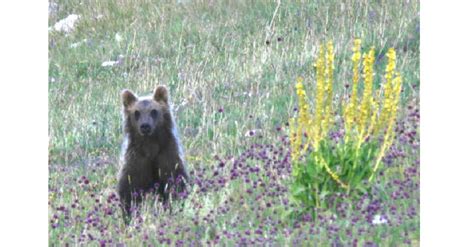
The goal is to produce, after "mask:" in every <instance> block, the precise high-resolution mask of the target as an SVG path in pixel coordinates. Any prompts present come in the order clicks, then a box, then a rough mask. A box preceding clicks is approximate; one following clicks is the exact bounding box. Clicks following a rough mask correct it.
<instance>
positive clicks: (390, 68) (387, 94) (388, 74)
mask: <svg viewBox="0 0 474 247" xmlns="http://www.w3.org/2000/svg"><path fill="white" fill-rule="evenodd" d="M386 56H387V58H388V63H387V66H386V68H385V80H386V81H385V84H384V86H383V96H384V99H383V107H382V110H381V112H380V117H379V121H378V123H377V127H376V129H375V131H374V132H375V134H378V133H380V132H381V131H382V129H383V128H382V127H383V126H384V125H385V124H386V122H387V121H388V118H389V116H390V111H391V109H392V107H393V106H392V101H393V99H392V98H393V92H392V91H393V90H394V89H393V83H392V78H393V75H394V73H395V67H396V58H397V56H396V52H395V49H393V48H390V49H389V50H388V52H387V54H386Z"/></svg>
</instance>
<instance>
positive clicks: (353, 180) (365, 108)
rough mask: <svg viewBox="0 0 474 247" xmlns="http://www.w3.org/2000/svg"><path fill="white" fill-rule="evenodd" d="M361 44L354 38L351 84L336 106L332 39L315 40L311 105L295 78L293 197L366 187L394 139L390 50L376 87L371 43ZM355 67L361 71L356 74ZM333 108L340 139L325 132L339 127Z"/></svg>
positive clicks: (395, 95) (308, 199)
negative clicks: (347, 95) (316, 51)
mask: <svg viewBox="0 0 474 247" xmlns="http://www.w3.org/2000/svg"><path fill="white" fill-rule="evenodd" d="M361 44H362V41H361V40H360V39H356V40H355V41H354V46H353V49H352V50H353V55H352V66H353V68H352V89H351V92H350V98H348V99H346V100H343V101H342V103H341V105H340V107H341V108H340V111H336V110H337V108H335V104H334V100H333V83H334V82H333V78H334V75H333V74H334V48H333V43H332V42H327V43H326V44H325V45H321V46H319V54H318V57H317V58H316V62H315V64H314V67H315V70H316V92H315V94H314V103H313V104H312V105H313V106H314V107H313V108H314V110H313V111H311V110H310V98H309V97H308V95H307V94H306V91H305V87H304V80H303V78H301V77H299V78H298V79H297V83H296V94H297V97H298V109H299V111H298V114H297V116H296V117H294V118H291V119H290V121H289V123H290V143H291V158H292V164H293V174H292V175H293V178H294V179H293V184H292V187H291V192H292V198H293V199H294V200H295V201H297V202H301V203H303V204H304V205H306V206H308V207H311V208H314V207H321V206H324V205H325V201H324V199H325V197H326V195H328V194H331V193H334V192H343V193H350V192H352V191H358V192H366V191H368V189H369V188H368V185H369V184H370V182H371V181H372V180H373V179H374V177H375V176H376V175H377V172H378V170H379V169H380V168H381V163H382V159H383V157H384V155H385V153H386V151H387V150H388V149H389V148H390V146H391V144H392V142H393V139H394V135H395V133H394V128H395V122H396V118H397V109H398V104H399V98H400V92H401V87H402V77H401V75H400V73H398V72H396V53H395V50H394V49H393V48H390V49H389V50H388V52H387V54H386V57H387V58H388V62H387V65H386V69H385V76H384V78H385V80H384V82H383V83H382V85H381V87H380V90H379V91H378V92H376V91H375V90H374V76H375V75H376V74H375V72H374V63H375V48H374V47H371V48H370V49H369V50H368V51H367V52H364V53H362V52H361ZM361 67H362V68H361ZM359 71H362V74H361V75H360V74H359V73H360V72H359ZM360 77H362V79H363V80H362V83H360V82H359V81H360ZM359 87H361V88H360V89H361V90H359ZM362 87H363V88H362ZM336 112H341V115H342V119H343V127H342V126H341V128H343V130H344V134H343V138H341V140H340V141H335V140H333V139H332V138H330V137H329V136H328V135H329V133H330V132H331V131H334V130H336V128H337V127H338V126H337V124H336V121H335V114H336Z"/></svg>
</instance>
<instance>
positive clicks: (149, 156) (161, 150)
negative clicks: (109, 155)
mask: <svg viewBox="0 0 474 247" xmlns="http://www.w3.org/2000/svg"><path fill="white" fill-rule="evenodd" d="M122 102H123V112H122V113H123V129H124V135H125V137H124V141H123V145H122V157H121V163H122V167H121V169H120V172H119V175H118V186H117V191H118V194H119V197H120V202H121V204H122V209H123V211H124V216H126V217H127V218H129V217H130V214H131V206H132V205H133V204H134V203H140V202H141V201H142V199H143V195H144V193H146V192H149V191H155V192H157V193H158V194H159V195H160V196H161V197H162V199H163V200H164V201H166V200H167V199H168V196H169V193H170V190H175V191H182V190H183V189H185V186H186V183H187V181H188V179H189V176H188V173H187V171H186V167H185V164H184V160H183V153H182V149H181V146H180V142H179V139H178V136H177V131H176V126H175V122H174V119H173V115H172V112H171V109H170V104H169V102H168V90H167V89H166V88H165V87H164V86H158V87H157V88H156V89H155V91H154V93H153V96H152V97H140V98H138V97H137V96H135V94H133V93H132V92H131V91H129V90H123V91H122Z"/></svg>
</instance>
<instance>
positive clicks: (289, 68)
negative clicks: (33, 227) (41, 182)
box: [49, 0, 420, 246]
mask: <svg viewBox="0 0 474 247" xmlns="http://www.w3.org/2000/svg"><path fill="white" fill-rule="evenodd" d="M51 6H52V8H51V11H50V14H49V24H50V26H51V27H53V26H54V24H55V23H56V22H58V21H59V20H61V19H63V18H66V17H67V16H68V15H70V14H77V15H80V18H79V20H78V21H77V23H76V25H75V26H74V30H73V31H71V32H69V33H67V34H66V33H64V32H59V31H54V30H52V31H50V33H49V140H50V141H49V171H50V176H49V208H50V212H49V218H50V222H49V229H50V230H49V234H50V237H49V240H50V244H51V245H54V246H57V245H60V246H61V245H65V244H66V243H68V244H69V245H82V244H91V245H113V246H115V245H116V244H126V245H129V246H135V245H146V246H147V245H157V244H171V245H184V246H188V245H198V246H200V245H213V244H215V245H271V246H274V245H275V246H281V245H304V246H305V245H314V244H319V245H322V246H327V245H331V246H332V245H335V246H347V245H355V246H399V245H409V246H411V245H418V239H419V128H418V123H419V111H418V106H419V100H418V98H419V97H418V94H419V84H420V81H419V3H418V1H341V2H336V1H300V2H299V3H296V1H283V2H281V4H278V3H277V2H270V1H127V0H121V1H67V0H64V1H55V2H54V4H52V5H51ZM357 37H360V38H362V39H363V49H367V48H369V47H370V46H372V45H374V46H375V48H376V55H377V62H376V64H375V66H376V70H378V71H383V68H384V66H385V57H384V55H383V54H385V52H386V51H387V50H388V48H390V47H394V48H395V49H396V51H397V55H398V58H397V63H398V64H397V66H398V68H399V70H400V71H401V73H402V75H403V77H404V85H403V87H404V90H403V92H402V106H401V114H400V119H399V122H398V128H397V133H399V134H398V135H397V138H396V142H395V144H394V147H393V148H392V149H391V150H390V153H389V154H388V157H387V158H386V163H387V164H388V166H387V167H388V168H387V169H386V170H385V176H382V177H381V179H380V180H379V181H377V182H376V183H375V184H374V187H375V191H377V193H376V196H374V197H370V198H369V197H362V198H361V199H360V200H359V201H350V200H342V203H341V204H338V206H337V212H338V213H337V214H334V213H332V211H331V212H330V211H328V212H320V214H319V216H318V218H317V219H308V218H307V217H305V218H303V219H301V221H297V222H293V221H291V222H290V221H288V220H286V218H285V217H284V215H285V212H286V211H287V210H288V208H289V207H296V205H293V204H292V203H291V202H288V197H289V195H288V189H287V184H288V181H289V180H290V174H291V164H290V163H289V161H288V149H289V145H288V142H287V140H286V139H285V135H286V134H287V133H288V130H287V128H286V126H285V123H287V122H288V119H289V117H291V116H293V115H294V110H293V109H294V108H295V106H296V104H297V102H296V95H295V90H294V85H295V80H296V78H297V77H298V76H302V77H304V78H305V79H308V80H313V79H312V78H314V68H313V67H312V64H313V63H314V58H315V55H316V52H317V50H316V48H317V47H318V45H319V44H321V43H324V42H326V41H328V40H332V41H333V42H334V47H335V53H336V61H335V85H334V87H335V93H336V95H339V98H342V95H344V93H345V87H344V86H345V84H348V83H349V82H350V81H351V64H350V63H351V61H350V56H351V52H352V51H351V47H352V42H353V40H354V38H357ZM105 61H116V62H117V63H115V64H114V65H113V66H103V62H105ZM380 81H381V79H380V78H378V79H376V80H375V82H376V84H377V83H380ZM158 84H164V85H166V86H168V88H169V89H170V92H171V97H172V101H173V103H174V110H175V117H176V121H177V124H178V127H179V130H180V133H181V137H182V140H181V141H182V143H183V146H184V149H185V152H186V160H187V163H188V169H189V170H190V171H191V175H192V176H193V177H194V178H195V179H196V185H195V186H194V188H193V191H192V193H191V195H190V196H189V198H188V199H186V200H185V201H184V205H183V206H182V207H179V210H177V211H176V212H173V213H171V214H169V213H164V212H163V209H162V208H161V206H159V205H153V202H152V201H151V200H150V201H149V203H148V204H146V205H145V207H144V208H143V210H142V211H143V212H142V214H141V216H140V217H137V218H136V219H135V220H134V221H133V222H132V224H131V225H130V226H125V225H124V224H123V222H122V221H121V212H120V210H119V208H118V204H117V200H116V196H115V194H114V186H115V183H116V179H115V176H116V173H117V171H118V165H119V163H118V160H119V152H120V144H121V138H122V130H121V115H120V110H121V102H120V91H121V90H122V89H124V88H128V89H131V90H132V91H134V92H136V93H138V94H139V95H144V94H150V93H151V91H152V90H153V89H154V87H155V86H156V85H158ZM311 84H312V83H311ZM343 199H344V198H343ZM376 216H377V217H382V218H383V219H385V220H386V221H387V222H386V223H380V224H376V223H373V219H374V217H376Z"/></svg>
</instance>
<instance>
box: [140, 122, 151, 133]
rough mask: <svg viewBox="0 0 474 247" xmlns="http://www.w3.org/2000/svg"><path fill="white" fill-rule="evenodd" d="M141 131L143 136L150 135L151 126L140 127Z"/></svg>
mask: <svg viewBox="0 0 474 247" xmlns="http://www.w3.org/2000/svg"><path fill="white" fill-rule="evenodd" d="M140 130H141V131H142V133H143V134H149V133H150V132H151V126H150V125H149V124H142V125H140Z"/></svg>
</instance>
